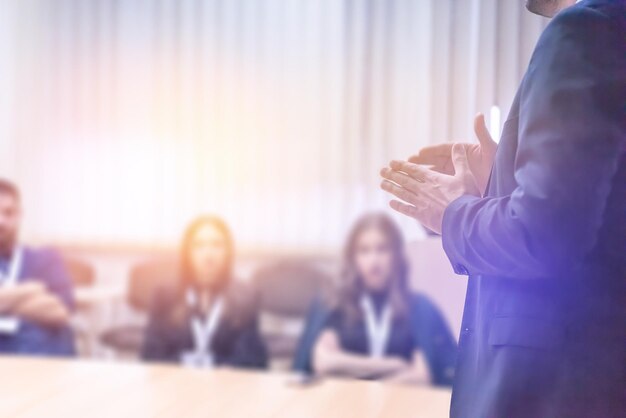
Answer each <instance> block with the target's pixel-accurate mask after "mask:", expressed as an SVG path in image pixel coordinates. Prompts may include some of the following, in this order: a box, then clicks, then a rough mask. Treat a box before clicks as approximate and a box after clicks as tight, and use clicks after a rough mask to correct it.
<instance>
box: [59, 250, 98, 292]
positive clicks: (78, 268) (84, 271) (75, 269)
mask: <svg viewBox="0 0 626 418" xmlns="http://www.w3.org/2000/svg"><path fill="white" fill-rule="evenodd" d="M63 264H64V265H65V268H66V269H67V274H69V276H70V279H71V280H72V283H73V284H74V286H76V287H86V286H91V285H93V284H94V282H95V281H96V271H95V269H94V268H93V266H92V265H91V264H89V263H88V262H86V261H84V260H80V259H78V258H75V257H67V256H64V257H63Z"/></svg>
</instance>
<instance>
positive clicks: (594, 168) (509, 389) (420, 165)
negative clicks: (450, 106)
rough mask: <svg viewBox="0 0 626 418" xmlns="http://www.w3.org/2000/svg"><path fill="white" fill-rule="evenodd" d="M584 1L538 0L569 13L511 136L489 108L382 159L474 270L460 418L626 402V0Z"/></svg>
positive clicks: (568, 413) (532, 4)
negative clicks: (496, 131)
mask: <svg viewBox="0 0 626 418" xmlns="http://www.w3.org/2000/svg"><path fill="white" fill-rule="evenodd" d="M574 3H575V2H574V0H566V1H564V0H533V1H530V0H529V1H528V8H529V9H530V10H531V11H534V12H537V13H541V14H543V15H546V16H553V15H555V17H554V19H553V20H552V22H551V23H550V25H549V26H548V27H547V29H546V30H545V32H544V33H543V35H542V36H541V38H540V40H539V42H538V44H537V47H536V49H535V52H534V54H533V56H532V59H531V62H530V65H529V68H528V71H527V73H526V76H525V77H524V80H523V81H522V84H521V87H520V89H519V92H518V94H517V97H516V99H515V102H514V104H513V107H512V109H511V113H510V115H509V118H508V120H507V122H506V124H505V126H504V130H503V134H502V138H501V141H500V145H499V146H498V147H497V152H496V146H495V144H494V143H493V141H492V140H491V138H490V137H489V134H488V133H487V130H486V128H485V126H484V119H483V118H482V117H480V116H479V117H478V118H477V123H476V128H477V129H476V131H477V135H478V137H479V140H480V141H479V144H473V145H469V144H454V145H442V146H437V147H431V148H427V149H425V150H423V151H422V152H420V153H419V154H418V155H417V156H414V157H412V158H411V159H410V162H403V161H393V162H392V163H391V164H390V168H385V169H383V170H382V175H383V177H384V178H385V179H384V180H383V183H382V188H383V189H384V190H386V191H389V192H390V193H392V194H394V195H395V196H397V197H398V198H399V200H401V201H403V202H401V201H397V200H394V201H392V202H391V207H392V208H394V209H396V210H398V211H400V212H402V213H404V214H406V215H408V216H411V217H413V218H415V219H417V220H418V221H420V222H421V223H422V224H424V225H425V226H427V227H428V228H430V229H432V230H433V231H436V232H439V233H441V234H442V239H443V246H444V249H445V251H446V253H447V255H448V257H449V259H450V261H451V263H452V265H453V267H454V270H455V271H456V272H457V273H458V274H463V275H469V282H468V290H467V297H466V304H465V312H464V317H463V324H462V332H461V336H460V352H459V360H458V366H457V374H456V381H455V387H454V393H453V399H452V412H451V416H452V417H454V418H577V417H580V418H583V417H584V418H621V417H624V413H625V412H626V0H583V1H581V2H578V3H577V4H576V5H574ZM503 7H506V6H503ZM494 155H495V161H494V160H493V158H494ZM492 163H493V169H491V168H492ZM424 165H430V166H431V167H428V168H426V167H424ZM489 172H491V176H490V178H489Z"/></svg>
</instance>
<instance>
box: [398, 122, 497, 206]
mask: <svg viewBox="0 0 626 418" xmlns="http://www.w3.org/2000/svg"><path fill="white" fill-rule="evenodd" d="M474 132H475V133H476V136H477V138H478V144H462V145H463V146H464V147H465V148H466V152H467V160H468V163H469V168H470V171H471V172H472V175H473V176H474V181H475V182H476V186H477V187H478V190H479V191H480V193H481V195H483V196H484V195H485V190H486V188H487V182H488V181H489V175H490V174H491V168H492V166H493V159H494V157H495V155H496V150H497V148H498V144H496V142H495V141H494V140H493V138H492V137H491V134H490V133H489V131H488V130H487V125H486V124H485V116H484V115H483V114H482V113H480V114H478V115H476V118H475V119H474ZM453 145H454V143H451V142H450V143H445V144H439V145H433V146H430V147H425V148H422V149H421V150H420V152H419V153H418V154H416V155H414V156H412V157H410V158H409V162H412V163H414V164H421V165H428V166H430V168H431V169H432V170H434V171H438V172H440V173H444V174H448V175H454V165H453V164H452V146H453Z"/></svg>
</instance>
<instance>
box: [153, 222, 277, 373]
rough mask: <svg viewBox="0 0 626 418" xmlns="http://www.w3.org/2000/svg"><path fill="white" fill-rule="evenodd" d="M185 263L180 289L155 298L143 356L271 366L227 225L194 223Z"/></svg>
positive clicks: (184, 361) (183, 258)
mask: <svg viewBox="0 0 626 418" xmlns="http://www.w3.org/2000/svg"><path fill="white" fill-rule="evenodd" d="M180 265H181V268H180V277H179V278H178V281H177V283H176V285H175V286H173V287H172V286H169V287H165V288H163V289H161V290H160V291H159V292H157V294H156V296H155V298H154V300H153V304H152V305H153V306H152V309H151V313H150V319H149V323H148V327H147V330H146V334H145V342H144V347H143V358H144V359H145V360H149V361H163V362H175V363H181V364H183V365H186V366H191V367H213V366H223V365H224V366H234V367H254V368H262V367H265V366H266V362H267V355H266V350H265V347H264V345H263V343H262V341H261V338H260V336H259V333H258V328H257V320H256V315H255V312H254V309H253V306H254V304H253V303H252V300H251V295H250V293H249V292H248V291H247V289H246V288H245V287H243V286H242V285H240V284H236V283H235V282H234V280H233V276H232V265H233V240H232V238H231V233H230V231H229V229H228V227H227V226H226V224H225V223H224V222H223V221H222V220H221V219H219V218H216V217H210V216H207V217H202V218H199V219H197V220H196V221H195V222H193V223H192V224H191V225H190V226H189V228H188V229H187V231H186V233H185V235H184V238H183V242H182V246H181V254H180Z"/></svg>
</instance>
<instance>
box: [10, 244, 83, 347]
mask: <svg viewBox="0 0 626 418" xmlns="http://www.w3.org/2000/svg"><path fill="white" fill-rule="evenodd" d="M23 257H24V258H23V259H22V270H21V272H20V275H19V277H18V281H19V282H21V283H24V282H28V281H39V282H42V283H43V284H44V285H45V286H46V288H47V289H48V291H50V292H51V293H53V294H54V295H55V296H57V297H58V298H59V299H60V300H61V301H62V302H63V303H64V304H65V305H66V306H67V308H68V309H70V310H73V309H74V295H73V289H72V281H71V279H70V278H69V275H68V274H67V271H66V270H65V266H64V264H63V261H62V260H61V257H60V256H59V255H58V254H57V253H56V252H55V251H53V250H50V249H32V248H27V247H26V248H24V253H23ZM0 353H6V354H27V355H48V356H73V355H75V347H74V333H73V331H72V329H71V328H70V327H44V326H41V325H39V324H36V323H33V322H29V321H25V320H22V322H21V324H20V327H19V330H18V331H17V333H16V334H13V335H0Z"/></svg>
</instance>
